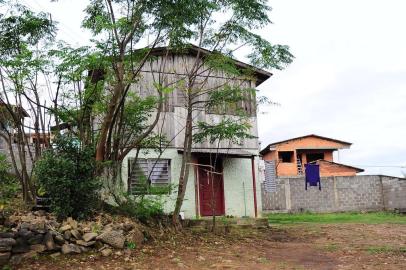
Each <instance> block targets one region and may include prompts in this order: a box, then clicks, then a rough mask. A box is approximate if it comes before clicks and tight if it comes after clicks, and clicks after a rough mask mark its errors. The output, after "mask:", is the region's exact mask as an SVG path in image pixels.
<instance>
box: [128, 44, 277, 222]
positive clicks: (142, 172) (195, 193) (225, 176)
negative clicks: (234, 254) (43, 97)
mask: <svg viewBox="0 0 406 270" xmlns="http://www.w3.org/2000/svg"><path fill="white" fill-rule="evenodd" d="M152 54H153V55H154V56H155V60H153V61H151V63H150V64H147V65H145V66H144V67H143V69H142V71H141V77H140V78H139V81H138V83H136V84H134V85H133V87H132V91H134V92H136V93H138V94H139V95H141V96H147V95H153V94H154V90H153V89H154V88H153V84H154V80H156V79H157V78H158V76H160V79H161V81H163V82H165V83H166V84H167V85H172V86H173V87H174V88H175V89H174V90H173V91H172V92H169V93H166V99H165V104H164V109H163V112H162V114H161V116H160V121H159V123H158V125H157V127H156V131H163V133H164V134H165V136H166V138H167V139H168V140H169V144H168V145H167V146H166V147H165V149H164V151H163V152H162V153H158V152H157V151H154V149H143V150H141V151H140V152H139V153H138V156H137V151H136V150H133V151H132V152H130V153H129V154H128V155H127V156H126V158H125V159H124V160H123V165H122V166H123V169H122V179H123V180H124V182H125V183H124V184H125V186H126V187H128V192H129V193H130V194H137V193H139V192H140V190H139V189H137V187H138V184H139V183H138V182H139V181H140V179H141V178H143V177H148V178H149V185H151V186H156V187H161V186H166V185H171V186H173V187H176V186H177V185H178V181H179V174H180V170H181V162H182V153H183V152H182V151H183V145H184V128H185V119H186V113H187V110H186V107H185V102H186V100H187V98H188V96H187V95H186V93H185V92H184V90H182V89H180V87H178V86H177V85H179V84H177V83H175V82H179V81H184V82H187V81H188V78H187V76H188V75H187V74H188V72H189V71H190V70H191V69H192V67H193V66H194V65H195V63H196V61H197V63H198V65H201V67H200V68H199V72H198V75H197V76H196V78H195V83H196V84H198V87H199V88H200V90H209V89H215V88H219V87H222V86H224V85H226V84H229V85H230V84H231V85H238V86H239V87H241V88H256V87H257V86H258V85H260V84H261V83H263V82H264V81H265V80H267V79H268V78H270V77H271V75H272V74H271V73H269V72H267V71H265V70H261V69H257V68H255V67H252V66H250V65H248V64H245V63H243V62H239V61H236V62H235V66H236V67H237V68H238V69H241V70H243V69H247V70H248V69H249V70H251V74H252V75H251V76H250V77H249V79H248V78H247V76H245V77H232V76H229V75H227V74H226V73H225V72H222V71H220V70H213V69H210V68H208V67H207V66H205V65H204V64H202V63H203V61H201V59H203V58H204V57H207V56H208V55H210V54H211V52H210V51H207V50H205V49H202V48H199V47H195V46H192V47H191V48H189V49H188V50H186V51H182V52H172V51H168V50H167V48H157V49H154V50H153V52H152ZM172 82H173V84H172ZM203 92H204V91H202V93H203ZM251 93H252V91H251ZM205 98H206V99H207V95H206V94H202V95H200V96H199V97H198V99H200V100H201V101H203V100H204V99H205ZM247 100H248V101H247ZM197 103H198V102H197ZM235 106H237V107H239V108H241V109H243V110H245V112H246V113H247V114H248V115H249V121H250V123H251V126H252V127H251V130H250V134H252V135H253V136H254V137H255V138H252V139H245V140H243V141H242V142H240V143H238V144H237V143H231V142H229V141H222V142H221V143H220V144H219V145H218V144H217V143H210V142H208V141H205V142H203V143H194V144H193V148H192V162H191V164H190V165H191V170H190V173H189V180H188V184H187V189H186V194H185V199H184V202H183V205H182V209H181V213H182V214H183V215H184V216H185V218H195V217H200V216H210V215H212V214H213V211H214V213H215V215H232V216H237V217H238V216H239V217H241V216H252V217H255V216H259V215H260V209H261V187H260V183H259V182H258V161H259V144H258V139H257V135H258V132H257V116H256V97H255V94H252V96H250V97H249V98H248V99H246V100H244V101H241V102H240V103H238V104H235ZM235 106H232V107H234V108H235ZM231 111H232V110H231ZM225 114H226V115H228V116H230V117H233V115H232V113H227V111H223V112H219V111H209V110H207V109H205V108H204V107H201V108H198V107H197V108H195V110H194V112H193V122H194V123H196V122H197V121H204V122H206V123H216V122H218V121H219V120H220V119H222V117H225ZM145 150H147V151H145ZM148 150H149V151H148ZM136 156H137V157H138V158H137V159H136V160H137V163H136V164H134V162H133V161H134V160H135V159H134V158H135V157H136ZM214 160H216V162H214ZM214 166H215V167H216V168H215V174H214V175H212V174H210V173H209V171H210V170H209V168H210V167H214ZM176 195H177V188H175V189H173V190H172V191H171V192H169V193H168V194H167V196H164V199H165V211H167V212H171V211H173V209H174V205H175V200H176Z"/></svg>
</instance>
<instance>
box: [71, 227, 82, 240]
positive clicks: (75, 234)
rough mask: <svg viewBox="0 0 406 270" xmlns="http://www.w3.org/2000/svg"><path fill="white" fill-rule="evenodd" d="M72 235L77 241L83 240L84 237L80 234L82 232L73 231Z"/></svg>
mask: <svg viewBox="0 0 406 270" xmlns="http://www.w3.org/2000/svg"><path fill="white" fill-rule="evenodd" d="M70 233H71V234H72V235H73V237H75V238H76V239H78V240H80V239H82V235H81V234H80V232H79V231H78V230H75V229H74V230H71V231H70Z"/></svg>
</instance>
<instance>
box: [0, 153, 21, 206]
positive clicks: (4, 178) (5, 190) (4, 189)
mask: <svg viewBox="0 0 406 270" xmlns="http://www.w3.org/2000/svg"><path fill="white" fill-rule="evenodd" d="M10 168H11V166H10V164H9V163H8V162H7V159H6V157H5V156H4V155H2V154H0V211H2V210H5V209H7V207H8V205H9V204H10V202H11V201H12V200H13V199H14V198H15V197H16V196H17V194H18V193H19V191H20V185H19V183H18V180H17V179H16V177H15V176H13V175H12V174H10Z"/></svg>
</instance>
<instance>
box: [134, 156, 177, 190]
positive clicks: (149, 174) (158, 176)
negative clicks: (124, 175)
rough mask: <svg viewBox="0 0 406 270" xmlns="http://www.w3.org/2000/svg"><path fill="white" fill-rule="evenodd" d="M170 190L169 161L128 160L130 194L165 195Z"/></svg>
mask: <svg viewBox="0 0 406 270" xmlns="http://www.w3.org/2000/svg"><path fill="white" fill-rule="evenodd" d="M169 190H170V160H169V159H137V160H135V159H133V158H130V159H128V191H129V193H130V194H133V195H141V194H163V193H168V192H169Z"/></svg>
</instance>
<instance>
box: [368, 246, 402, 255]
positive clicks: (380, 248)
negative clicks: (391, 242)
mask: <svg viewBox="0 0 406 270" xmlns="http://www.w3.org/2000/svg"><path fill="white" fill-rule="evenodd" d="M367 251H368V253H369V254H379V253H406V248H405V247H400V248H395V247H389V246H376V247H368V248H367Z"/></svg>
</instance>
